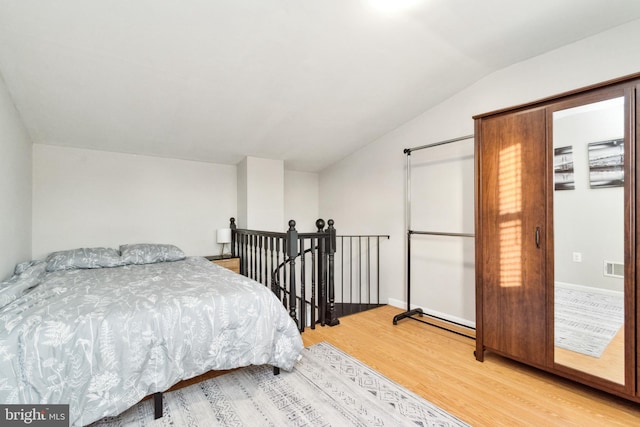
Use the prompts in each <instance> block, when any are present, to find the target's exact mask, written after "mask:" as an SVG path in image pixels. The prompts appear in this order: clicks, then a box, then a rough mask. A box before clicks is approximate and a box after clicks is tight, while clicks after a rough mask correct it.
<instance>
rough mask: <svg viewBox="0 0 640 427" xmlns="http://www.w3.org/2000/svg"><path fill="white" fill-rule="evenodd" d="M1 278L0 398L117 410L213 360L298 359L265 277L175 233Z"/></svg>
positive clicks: (76, 416) (292, 332)
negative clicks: (165, 240) (228, 264)
mask: <svg viewBox="0 0 640 427" xmlns="http://www.w3.org/2000/svg"><path fill="white" fill-rule="evenodd" d="M15 273H16V274H14V276H13V277H11V278H10V279H9V280H7V281H5V282H2V284H0V306H1V307H0V402H2V403H5V404H11V403H22V404H43V403H46V404H55V403H62V404H69V405H70V407H69V411H70V423H71V425H74V426H76V425H86V424H89V423H92V422H93V421H95V420H98V419H101V418H103V417H105V416H111V415H116V414H118V413H120V412H122V411H124V410H125V409H127V408H129V407H130V406H132V405H134V404H136V403H137V402H138V401H140V400H141V399H142V398H144V397H145V396H147V395H150V394H153V393H156V392H161V391H165V390H167V389H168V388H170V387H171V386H172V385H174V384H176V383H178V382H179V381H181V380H184V379H188V378H192V377H195V376H198V375H201V374H203V373H205V372H207V371H210V370H226V369H232V368H237V367H242V366H248V365H263V364H269V365H273V366H274V367H276V368H282V369H284V370H291V369H292V368H293V366H294V364H295V362H296V361H297V360H298V358H299V355H300V352H301V351H302V349H303V344H302V339H301V337H300V332H299V330H298V328H297V326H296V324H295V322H293V320H292V319H291V318H290V316H289V314H288V313H287V311H286V309H285V308H284V307H283V306H282V304H281V303H280V302H279V301H278V299H277V298H276V297H275V296H274V295H273V293H272V292H271V291H270V290H269V289H268V288H266V287H265V286H263V285H261V284H259V283H257V282H255V281H254V280H251V279H249V278H247V277H244V276H241V275H238V274H236V273H234V272H232V271H230V270H227V269H225V268H223V267H220V266H218V265H215V264H213V263H211V262H209V261H207V260H206V259H205V258H201V257H185V256H184V254H183V253H182V251H180V250H179V249H178V248H176V247H175V246H171V245H123V246H121V247H120V250H119V251H118V250H115V249H109V248H94V249H76V250H73V251H62V252H56V253H53V254H50V255H49V256H48V257H47V259H46V260H45V261H31V262H27V263H22V264H19V265H18V266H16V272H15Z"/></svg>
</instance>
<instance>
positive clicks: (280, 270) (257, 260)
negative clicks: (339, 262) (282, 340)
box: [230, 218, 340, 332]
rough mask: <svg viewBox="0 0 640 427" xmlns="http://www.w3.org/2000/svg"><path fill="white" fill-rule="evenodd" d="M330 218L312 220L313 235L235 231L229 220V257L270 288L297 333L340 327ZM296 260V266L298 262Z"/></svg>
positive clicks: (292, 225) (291, 227) (292, 223)
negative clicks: (307, 329) (237, 261)
mask: <svg viewBox="0 0 640 427" xmlns="http://www.w3.org/2000/svg"><path fill="white" fill-rule="evenodd" d="M333 224H334V222H333V220H329V221H328V227H327V228H326V229H325V228H324V226H325V222H324V220H322V219H319V220H317V221H316V227H317V231H316V232H315V233H298V232H297V230H296V229H295V225H296V223H295V221H293V220H291V221H289V229H288V230H287V232H285V233H282V232H267V231H258V230H247V229H239V228H237V227H236V224H235V219H234V218H231V225H230V227H231V231H232V232H231V253H232V256H239V257H240V273H241V274H243V275H245V276H247V277H250V278H252V279H254V280H256V281H258V282H260V283H262V284H264V285H265V286H271V289H272V291H273V292H274V293H275V294H276V296H277V297H278V299H279V300H281V301H282V303H283V305H284V306H285V307H286V308H287V309H288V310H289V315H290V316H291V318H292V319H293V320H294V321H295V322H296V323H297V325H298V328H299V329H300V331H301V332H302V331H304V329H305V326H307V325H308V326H310V327H311V328H312V329H314V328H315V325H316V323H320V324H321V325H322V326H324V325H329V326H335V325H337V324H339V323H340V322H339V321H338V317H337V314H336V309H335V289H334V286H335V285H334V280H335V274H334V268H335V261H334V256H335V248H336V230H335V228H334V227H333ZM296 260H299V268H298V265H297V261H296Z"/></svg>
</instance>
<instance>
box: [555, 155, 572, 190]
mask: <svg viewBox="0 0 640 427" xmlns="http://www.w3.org/2000/svg"><path fill="white" fill-rule="evenodd" d="M553 182H554V189H556V190H573V189H574V188H576V184H575V180H574V173H573V147H572V146H571V145H570V146H568V147H559V148H556V149H554V150H553Z"/></svg>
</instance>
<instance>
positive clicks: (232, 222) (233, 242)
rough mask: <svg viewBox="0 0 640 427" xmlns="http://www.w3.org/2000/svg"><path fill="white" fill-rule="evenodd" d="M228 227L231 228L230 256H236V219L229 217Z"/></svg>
mask: <svg viewBox="0 0 640 427" xmlns="http://www.w3.org/2000/svg"><path fill="white" fill-rule="evenodd" d="M229 228H230V229H231V257H232V258H235V257H236V233H237V231H236V219H235V218H233V217H231V218H229Z"/></svg>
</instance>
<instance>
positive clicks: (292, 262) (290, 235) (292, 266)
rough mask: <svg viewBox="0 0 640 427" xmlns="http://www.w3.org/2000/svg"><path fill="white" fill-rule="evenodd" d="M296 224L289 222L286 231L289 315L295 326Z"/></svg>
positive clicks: (292, 221)
mask: <svg viewBox="0 0 640 427" xmlns="http://www.w3.org/2000/svg"><path fill="white" fill-rule="evenodd" d="M295 227H296V222H295V221H294V220H290V221H289V230H287V244H286V246H287V257H288V258H289V315H290V316H291V318H292V319H293V321H294V322H296V324H298V320H297V318H296V306H297V301H296V257H297V256H298V232H297V231H296V228H295Z"/></svg>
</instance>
